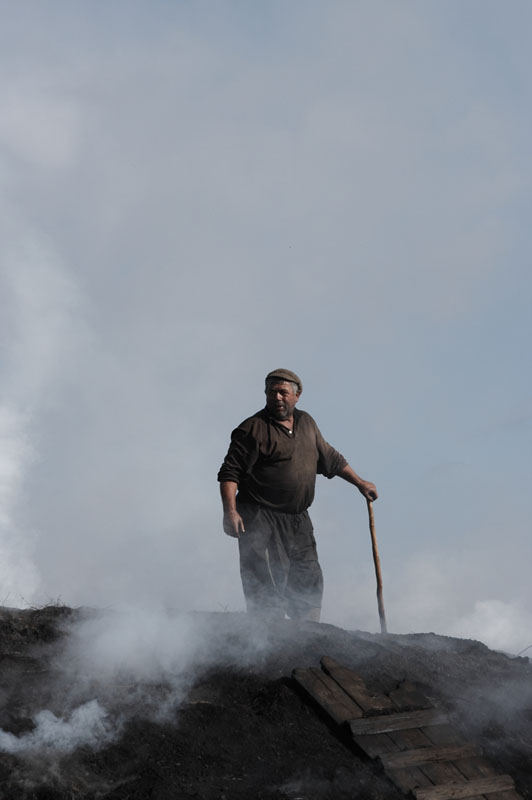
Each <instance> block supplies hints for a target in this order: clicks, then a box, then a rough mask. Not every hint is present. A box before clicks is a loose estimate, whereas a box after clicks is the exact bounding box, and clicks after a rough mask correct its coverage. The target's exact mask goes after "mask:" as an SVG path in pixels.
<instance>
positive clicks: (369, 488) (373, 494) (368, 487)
mask: <svg viewBox="0 0 532 800" xmlns="http://www.w3.org/2000/svg"><path fill="white" fill-rule="evenodd" d="M358 491H359V492H360V493H361V494H363V495H364V497H365V498H366V500H376V499H377V497H378V496H379V495H378V494H377V487H376V486H375V484H374V483H370V482H369V481H362V483H361V484H360V485H359V486H358Z"/></svg>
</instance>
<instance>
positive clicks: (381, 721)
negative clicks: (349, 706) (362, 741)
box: [349, 709, 447, 736]
mask: <svg viewBox="0 0 532 800" xmlns="http://www.w3.org/2000/svg"><path fill="white" fill-rule="evenodd" d="M444 722H447V717H446V715H445V714H442V713H441V712H440V711H436V710H435V709H427V710H425V711H407V712H406V713H404V714H399V713H397V714H386V715H385V716H382V717H367V718H364V719H354V720H350V721H349V727H350V728H351V733H352V734H353V735H354V736H357V735H359V734H368V733H390V732H391V731H402V730H407V729H408V728H420V727H426V726H429V725H441V724H442V723H444Z"/></svg>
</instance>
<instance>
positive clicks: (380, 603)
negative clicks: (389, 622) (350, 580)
mask: <svg viewBox="0 0 532 800" xmlns="http://www.w3.org/2000/svg"><path fill="white" fill-rule="evenodd" d="M366 502H367V504H368V514H369V532H370V534H371V549H372V550H373V563H374V564H375V576H376V578H377V605H378V606H379V619H380V621H381V633H387V629H386V616H385V614H384V601H383V599H382V575H381V562H380V559H379V551H378V548H377V537H376V536H375V520H374V519H373V505H372V503H371V500H366Z"/></svg>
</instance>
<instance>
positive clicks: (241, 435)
mask: <svg viewBox="0 0 532 800" xmlns="http://www.w3.org/2000/svg"><path fill="white" fill-rule="evenodd" d="M258 454H259V448H258V444H257V440H256V439H255V438H254V437H253V436H252V435H251V432H250V431H249V430H246V429H244V428H242V427H240V426H239V427H238V428H235V430H234V431H233V432H232V434H231V443H230V445H229V450H228V451H227V455H226V457H225V459H224V462H223V464H222V466H221V467H220V471H219V472H218V480H219V481H234V482H235V483H238V484H240V482H241V480H242V478H243V476H244V475H245V474H246V473H247V472H249V470H250V469H251V468H252V467H253V464H254V463H255V462H256V460H257V458H258Z"/></svg>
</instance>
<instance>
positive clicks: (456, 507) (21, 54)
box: [0, 0, 532, 652]
mask: <svg viewBox="0 0 532 800" xmlns="http://www.w3.org/2000/svg"><path fill="white" fill-rule="evenodd" d="M0 10H1V11H2V20H3V22H2V28H1V30H0V45H1V46H0V89H1V93H2V98H3V103H2V113H1V115H0V242H1V244H0V258H1V275H0V304H1V306H0V337H1V350H0V385H1V397H0V437H1V447H0V601H1V602H2V604H4V605H11V606H26V605H40V604H44V603H49V602H60V603H65V604H68V605H72V606H79V605H84V606H97V607H105V608H117V607H121V606H123V605H124V604H129V605H135V604H136V605H138V606H141V607H143V608H152V607H153V608H155V607H159V608H164V609H182V610H188V609H201V610H215V611H220V610H227V611H241V610H243V609H244V602H243V596H242V590H241V586H240V578H239V572H238V559H237V545H236V542H235V541H234V540H233V539H231V538H229V537H226V536H225V535H224V534H223V532H222V527H221V504H220V500H219V495H218V486H217V482H216V474H217V471H218V468H219V466H220V464H221V462H222V460H223V457H224V455H225V452H226V450H227V446H228V442H229V436H230V432H231V430H232V429H233V428H234V427H236V425H237V424H238V423H239V422H240V421H241V420H242V419H244V418H246V417H247V416H249V415H250V414H252V413H253V412H255V411H257V410H258V409H259V408H261V407H262V406H263V404H264V394H263V386H264V384H263V381H264V376H265V375H266V373H267V372H269V371H270V370H272V369H275V368H278V367H286V368H288V369H292V370H294V371H296V372H297V373H298V374H299V375H300V376H301V378H302V381H303V387H304V388H303V394H302V397H301V400H300V404H299V407H300V408H302V409H304V410H306V411H308V412H309V413H311V414H312V416H313V417H314V418H315V419H316V421H317V423H318V425H319V427H320V429H321V431H322V433H323V434H324V436H325V438H326V439H327V440H328V441H330V442H331V443H332V444H333V445H334V446H335V447H336V448H337V449H339V450H340V451H341V452H342V453H343V454H344V455H345V456H346V458H347V459H348V460H349V462H350V463H351V465H352V466H353V468H354V469H355V470H356V471H357V472H358V473H359V474H360V475H361V476H362V477H364V478H365V479H367V480H371V481H373V482H375V483H376V485H377V487H378V490H379V494H380V498H379V500H378V501H377V502H376V503H375V522H376V533H377V538H378V542H379V551H380V556H381V562H382V570H383V581H384V603H385V608H386V615H387V620H388V628H389V630H391V631H393V632H397V633H402V632H405V633H408V632H412V631H435V632H437V633H441V634H449V635H458V636H465V637H473V638H479V639H481V640H482V641H484V642H486V643H487V644H489V645H490V646H493V647H497V648H500V649H505V650H509V651H511V652H519V651H520V650H522V649H523V648H525V647H527V646H528V645H530V644H531V643H532V589H531V585H530V563H531V560H532V559H531V557H532V537H531V535H530V534H531V519H532V501H531V492H530V483H531V478H532V460H531V438H532V437H531V428H532V381H531V377H530V375H531V371H530V357H529V353H528V351H529V342H530V340H531V337H532V322H531V320H532V315H531V314H530V301H531V283H532V281H531V271H530V253H531V250H532V247H531V243H530V238H529V235H527V231H528V227H529V226H528V222H529V218H530V210H531V186H532V175H531V163H532V160H531V158H530V156H531V152H530V151H531V147H530V142H531V141H532V131H531V127H532V111H531V109H532V104H531V102H530V100H531V93H532V91H531V90H532V58H531V56H530V47H529V30H530V25H531V23H532V8H531V6H530V4H529V3H527V2H524V1H523V2H521V0H510V2H508V3H504V4H502V3H500V2H493V1H492V0H482V1H481V0H468V2H462V0H460V2H459V1H458V0H449V1H448V2H445V3H438V2H428V3H427V2H416V0H410V1H407V2H392V0H389V1H387V0H372V1H371V2H370V1H369V0H366V2H356V1H355V0H352V1H351V2H347V1H344V0H329V2H327V3H322V2H317V1H316V2H313V0H307V1H306V2H303V0H292V1H291V2H290V3H287V2H278V1H277V0H265V1H264V2H262V3H249V2H244V1H243V0H220V2H214V0H211V1H210V2H202V0H199V2H191V0H182V2H181V1H180V0H175V1H174V2H170V1H169V0H167V1H164V0H149V2H148V0H136V1H133V0H127V1H126V0H113V2H101V1H100V0H94V2H88V0H73V1H71V2H65V1H64V0H39V2H37V1H35V2H31V0H23V2H20V3H17V4H13V3H9V2H5V0H4V2H1V1H0ZM311 516H312V519H313V521H314V525H315V529H316V536H317V541H318V551H319V554H320V560H321V563H322V567H323V570H324V574H325V595H324V607H323V620H324V621H326V622H331V623H333V624H338V625H342V626H344V627H347V628H349V629H363V630H370V631H376V630H378V629H379V620H378V614H377V604H376V598H375V575H374V572H373V564H372V559H371V547H370V538H369V529H368V520H367V509H366V504H365V501H364V499H363V498H362V496H361V495H360V494H359V493H358V492H357V491H356V490H355V489H354V488H353V487H351V486H350V485H349V484H347V483H346V482H344V481H342V480H341V479H338V478H336V479H334V480H332V481H327V480H326V479H325V478H322V477H318V482H317V492H316V500H315V502H314V504H313V506H312V508H311Z"/></svg>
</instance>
